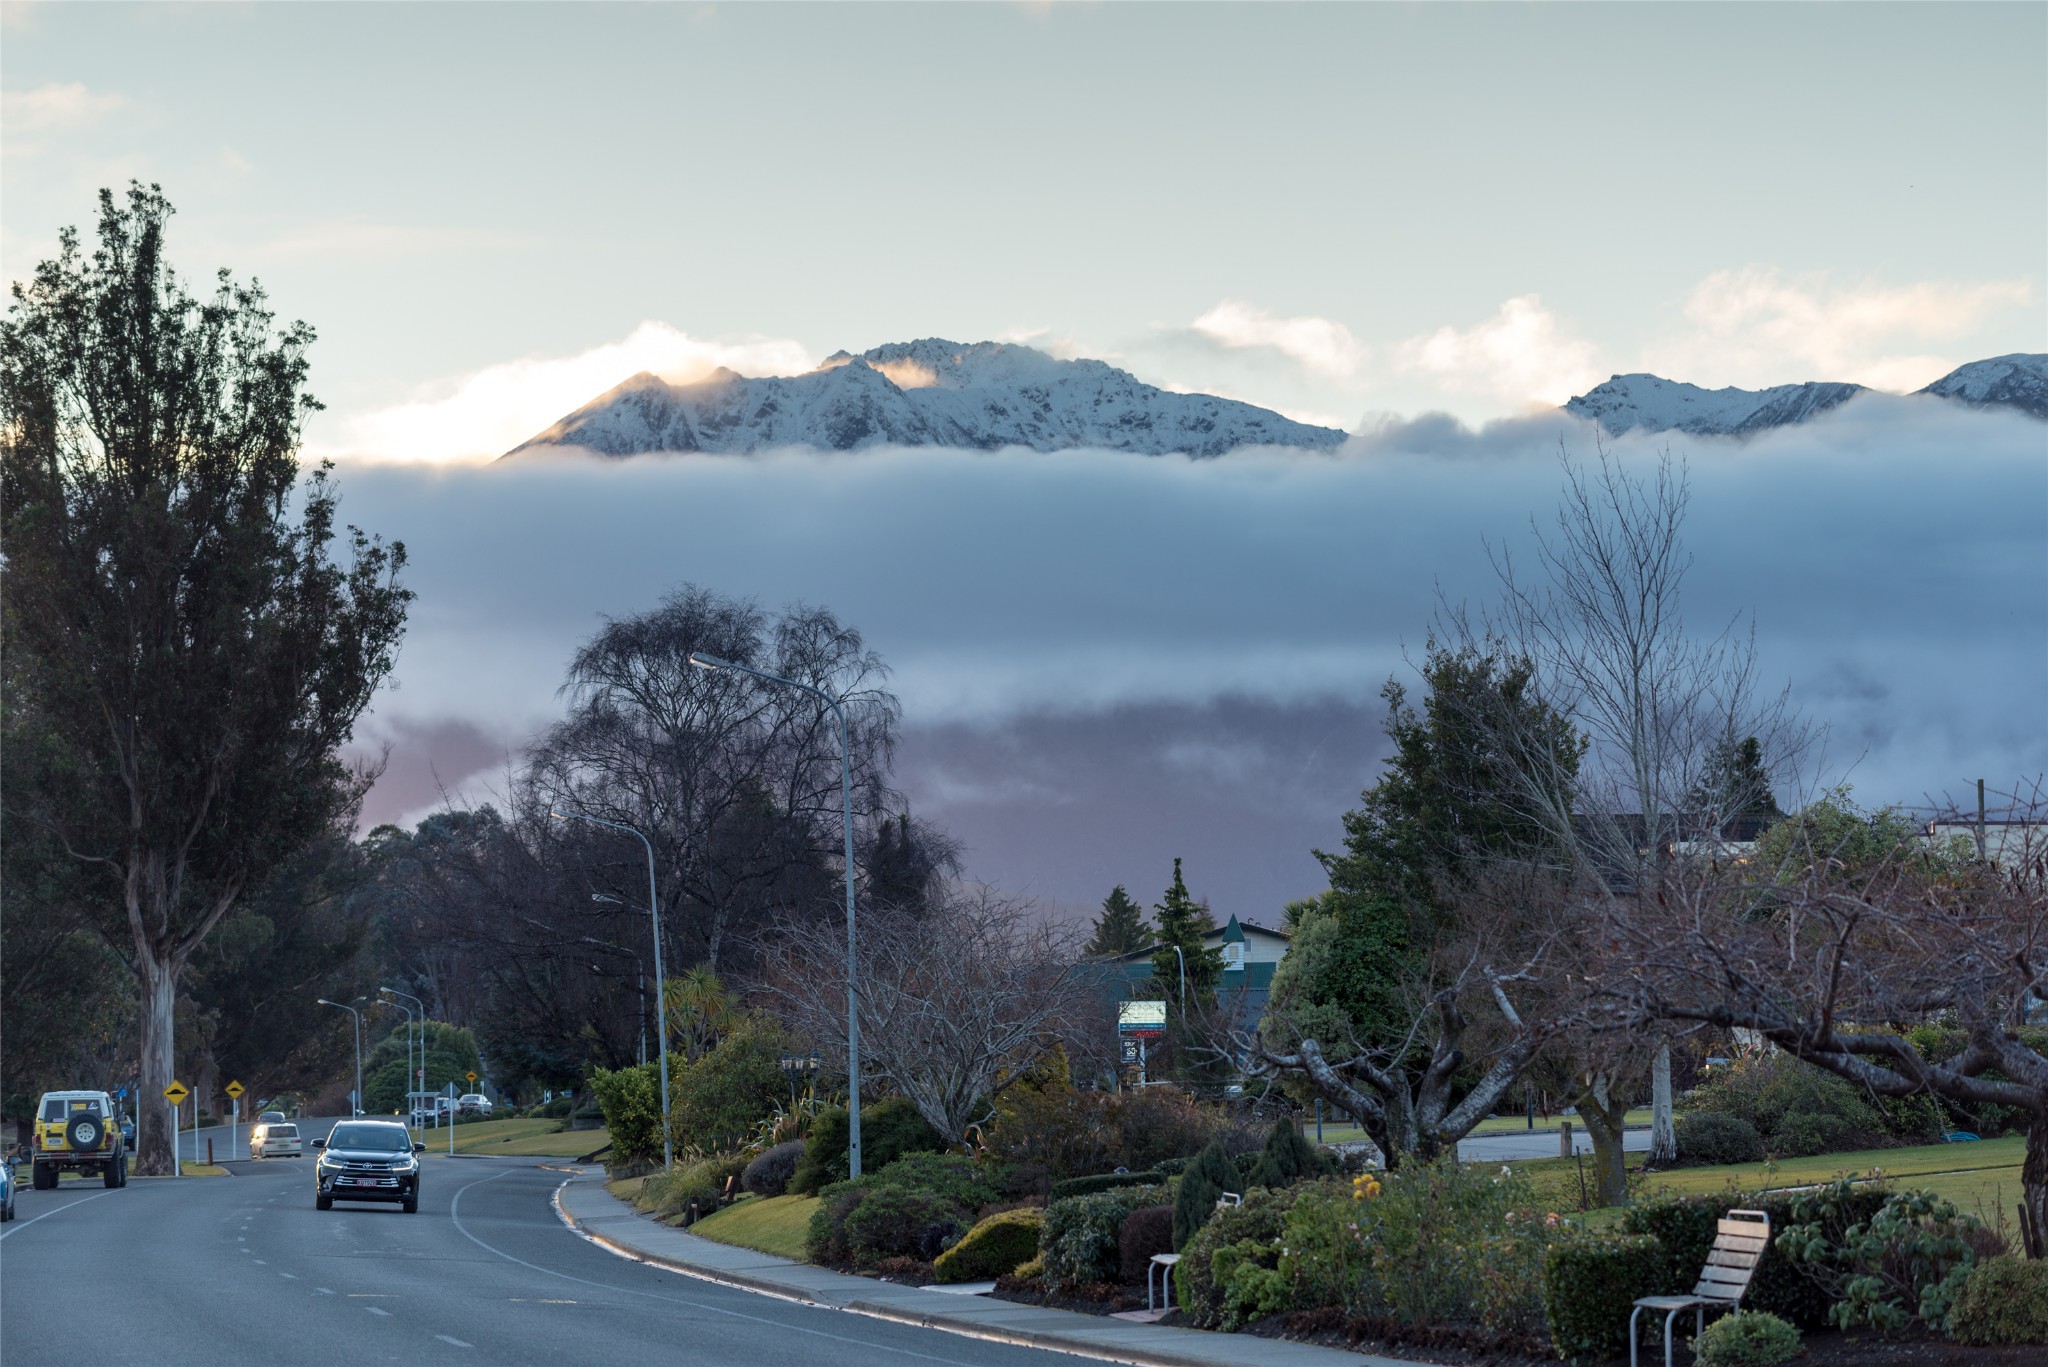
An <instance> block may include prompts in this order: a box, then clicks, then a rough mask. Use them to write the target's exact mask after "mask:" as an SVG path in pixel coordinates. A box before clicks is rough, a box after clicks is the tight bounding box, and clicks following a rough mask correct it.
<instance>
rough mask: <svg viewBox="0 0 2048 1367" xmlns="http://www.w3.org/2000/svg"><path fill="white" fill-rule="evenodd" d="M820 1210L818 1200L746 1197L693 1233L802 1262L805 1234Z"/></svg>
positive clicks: (705, 1220)
mask: <svg viewBox="0 0 2048 1367" xmlns="http://www.w3.org/2000/svg"><path fill="white" fill-rule="evenodd" d="M817 1206H818V1198H817V1197H815V1196H743V1197H741V1198H740V1199H739V1200H737V1201H735V1202H733V1203H732V1204H731V1205H729V1206H727V1207H726V1208H725V1209H724V1210H721V1211H719V1212H718V1213H716V1214H714V1215H707V1216H705V1217H704V1218H703V1219H701V1220H699V1221H698V1222H697V1223H696V1224H694V1225H691V1226H690V1233H692V1234H701V1235H703V1236H704V1237H705V1238H707V1239H716V1240H717V1241H718V1242H719V1243H722V1244H734V1245H736V1246H738V1247H740V1248H751V1249H753V1250H754V1251H755V1252H757V1253H772V1254H774V1255H775V1256H776V1257H778V1258H794V1259H795V1260H796V1261H798V1262H802V1261H803V1258H804V1232H805V1231H806V1230H807V1229H809V1228H810V1225H811V1212H812V1211H813V1210H815V1209H817Z"/></svg>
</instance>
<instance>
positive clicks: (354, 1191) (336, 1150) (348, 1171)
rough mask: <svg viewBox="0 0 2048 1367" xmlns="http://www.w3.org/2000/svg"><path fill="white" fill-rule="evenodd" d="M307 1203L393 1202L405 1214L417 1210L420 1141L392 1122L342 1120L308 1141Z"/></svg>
mask: <svg viewBox="0 0 2048 1367" xmlns="http://www.w3.org/2000/svg"><path fill="white" fill-rule="evenodd" d="M313 1147H314V1148H316V1149H318V1150H320V1159H319V1161H318V1162H316V1163H315V1164H313V1205H314V1206H315V1207H316V1208H317V1209H320V1210H330V1209H332V1208H333V1206H334V1203H335V1202H336V1201H398V1202H401V1203H403V1205H404V1206H405V1210H406V1213H407V1214H408V1215H410V1214H411V1213H412V1212H414V1211H416V1210H418V1209H419V1208H420V1160H419V1155H420V1154H422V1153H425V1152H426V1149H427V1146H426V1145H425V1144H415V1143H413V1142H412V1135H411V1134H410V1133H409V1132H408V1131H407V1130H406V1128H405V1126H403V1125H401V1124H399V1123H398V1122H397V1121H395V1120H344V1121H342V1122H341V1123H339V1124H337V1125H336V1126H335V1127H334V1128H333V1130H331V1131H329V1133H328V1135H327V1137H326V1138H325V1139H316V1140H314V1141H313Z"/></svg>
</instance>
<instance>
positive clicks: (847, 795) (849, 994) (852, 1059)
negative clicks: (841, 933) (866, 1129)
mask: <svg viewBox="0 0 2048 1367" xmlns="http://www.w3.org/2000/svg"><path fill="white" fill-rule="evenodd" d="M690 663H691V664H693V665H695V666H697V668H699V669H737V670H738V671H739V672H740V673H742V674H751V675H753V676H754V677H755V678H757V679H765V680H767V681H768V682H769V683H778V684H782V685H784V686H786V687H789V688H799V689H802V690H803V691H804V692H806V693H808V694H810V695H811V696H812V697H814V698H816V699H818V700H819V701H820V702H822V703H824V704H825V705H826V706H827V707H830V708H831V709H832V715H833V716H834V717H837V718H838V719H839V761H840V766H839V801H840V805H841V807H842V809H843V810H842V814H841V824H842V825H843V826H844V827H845V829H846V1167H847V1175H848V1176H849V1177H858V1176H860V969H859V965H858V963H857V962H856V961H855V959H854V939H853V742H852V740H851V739H850V738H849V736H848V734H847V730H846V709H845V708H843V707H841V706H840V705H839V699H837V698H835V697H833V696H832V695H831V694H829V693H827V692H825V691H824V690H823V689H820V688H813V687H811V685H809V684H807V683H798V682H797V681H796V680H795V679H785V678H783V677H782V676H781V675H780V674H770V673H768V672H767V671H766V670H762V669H755V668H754V667H753V666H752V665H743V664H735V663H734V662H733V661H731V660H721V659H719V658H718V657H717V656H716V655H706V654H704V653H702V652H701V651H694V650H693V651H691V652H690Z"/></svg>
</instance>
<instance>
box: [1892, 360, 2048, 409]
mask: <svg viewBox="0 0 2048 1367" xmlns="http://www.w3.org/2000/svg"><path fill="white" fill-rule="evenodd" d="M1919 392H1920V393H1922V394H1933V395H1936V396H1937V397H1940V398H1944V399H1952V400H1954V401H1955V402H1957V403H1966V404H1969V405H1970V406H1971V407H1973V408H1990V407H2004V408H2017V409H2019V410H2020V411H2021V412H2022V413H2027V414H2031V415H2032V416H2034V417H2036V418H2048V354H2041V353H2036V352H2026V351H2015V352H2012V353H2011V354H2010V355H2005V356H1992V357H1990V358H1988V359H1986V360H1982V361H1972V362H1970V363H1969V364H1968V365H1962V366H1957V367H1956V368H1955V369H1954V370H1951V371H1950V372H1949V373H1948V374H1946V375H1944V376H1942V377H1941V378H1940V379H1938V380H1936V381H1935V382H1934V383H1933V384H1931V385H1929V386H1927V388H1925V389H1923V390H1920V391H1919Z"/></svg>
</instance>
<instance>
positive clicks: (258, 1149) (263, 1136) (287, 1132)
mask: <svg viewBox="0 0 2048 1367" xmlns="http://www.w3.org/2000/svg"><path fill="white" fill-rule="evenodd" d="M249 1156H250V1157H251V1158H304V1157H305V1156H306V1151H305V1150H304V1149H303V1148H301V1147H300V1145H299V1127H298V1126H297V1125H294V1124H292V1123H291V1122H290V1121H289V1120H273V1121H270V1122H269V1123H267V1124H263V1125H258V1126H256V1127H255V1128H254V1129H252V1130H250V1131H249Z"/></svg>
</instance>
